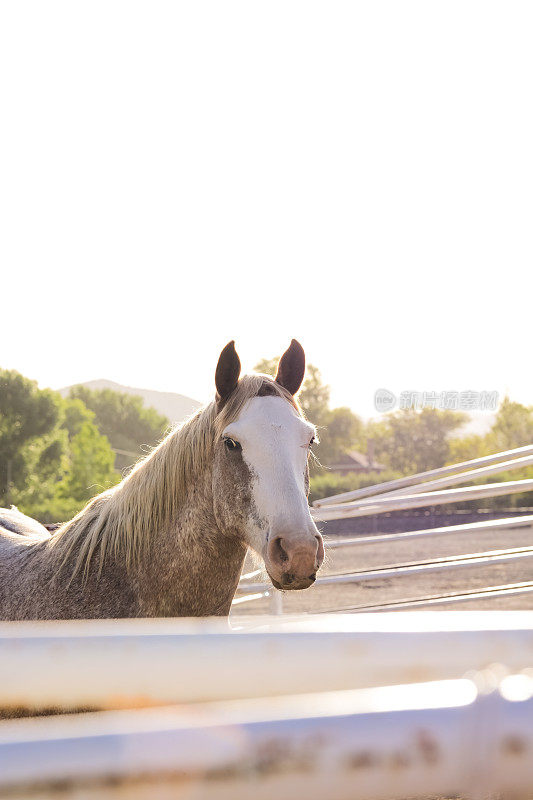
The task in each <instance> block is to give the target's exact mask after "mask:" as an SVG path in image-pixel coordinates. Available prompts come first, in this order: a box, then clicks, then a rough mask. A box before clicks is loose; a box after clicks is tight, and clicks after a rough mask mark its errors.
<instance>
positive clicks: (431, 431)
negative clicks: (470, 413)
mask: <svg viewBox="0 0 533 800" xmlns="http://www.w3.org/2000/svg"><path fill="white" fill-rule="evenodd" d="M466 419H467V417H466V415H465V414H461V413H459V412H457V411H439V410H437V409H433V408H424V409H422V411H415V410H414V409H409V410H404V411H395V412H392V413H390V414H386V415H385V418H384V419H383V420H380V421H379V422H371V423H369V425H368V427H367V434H368V435H369V436H371V437H372V438H373V439H374V446H375V454H376V458H377V459H378V460H379V461H382V462H383V463H384V464H385V465H386V466H388V467H389V468H390V469H393V470H397V471H398V472H401V473H402V474H404V475H408V474H411V473H415V472H425V471H426V470H430V469H436V468H438V467H442V466H443V465H444V464H445V463H446V460H447V459H448V456H449V452H450V442H449V438H450V434H451V433H452V432H453V431H455V430H457V428H459V427H460V426H461V425H463V424H464V422H465V421H466Z"/></svg>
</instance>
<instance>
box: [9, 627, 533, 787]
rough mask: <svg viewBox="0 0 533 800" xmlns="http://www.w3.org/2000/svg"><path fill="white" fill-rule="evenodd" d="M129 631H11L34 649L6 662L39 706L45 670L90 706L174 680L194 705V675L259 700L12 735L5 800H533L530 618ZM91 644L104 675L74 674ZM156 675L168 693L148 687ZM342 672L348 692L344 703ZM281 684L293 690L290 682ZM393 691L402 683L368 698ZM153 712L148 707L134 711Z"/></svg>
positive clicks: (87, 669) (40, 724)
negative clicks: (121, 689) (123, 689)
mask: <svg viewBox="0 0 533 800" xmlns="http://www.w3.org/2000/svg"><path fill="white" fill-rule="evenodd" d="M131 622H132V623H133V624H131V625H130V624H125V623H123V622H120V621H116V622H114V623H49V624H46V623H45V624H43V625H32V624H24V623H22V624H19V623H16V624H13V625H12V626H11V633H10V634H9V624H6V625H2V626H1V627H2V633H3V636H4V642H8V641H10V640H14V639H17V640H18V641H17V643H16V644H15V643H14V644H12V646H10V647H8V648H7V650H4V652H3V653H2V656H1V659H0V663H1V664H2V670H4V667H5V666H7V669H8V674H9V675H10V679H9V681H8V684H9V682H12V681H16V682H17V683H18V687H19V692H18V694H19V697H20V698H23V697H25V696H26V697H27V691H28V690H29V689H30V687H31V681H30V682H28V675H29V671H30V669H31V667H30V666H29V665H28V663H27V658H28V656H31V657H33V658H34V659H35V660H34V661H33V665H32V666H33V669H32V670H31V677H32V681H33V680H34V679H35V676H36V675H38V674H39V672H40V671H41V670H42V669H44V670H45V671H46V676H47V677H48V679H49V680H51V681H52V683H57V684H59V683H60V681H62V680H63V681H65V679H66V678H67V673H68V676H70V677H68V679H67V680H66V687H65V688H66V690H67V696H68V686H72V685H73V681H74V682H75V683H76V684H77V686H78V689H79V694H78V695H76V697H75V698H74V699H75V700H76V702H78V701H79V700H80V699H81V698H83V697H84V696H85V697H86V695H85V694H84V693H85V687H86V684H87V681H88V682H89V684H90V685H94V686H95V687H96V684H97V683H99V687H97V691H99V692H100V695H101V696H103V695H106V696H108V697H112V696H113V694H112V693H113V692H114V691H115V689H116V688H117V686H118V684H119V681H120V680H122V682H123V683H124V682H126V684H128V683H129V685H130V686H131V681H132V680H133V681H135V680H136V681H137V685H136V686H135V687H134V689H135V691H138V690H141V691H144V690H150V688H152V689H153V688H156V689H157V687H158V685H159V678H162V679H163V685H164V686H165V687H166V688H167V689H168V690H169V691H171V693H172V696H173V697H174V698H177V699H178V701H179V702H183V701H184V699H185V696H184V695H183V694H182V687H183V686H184V685H185V686H187V683H188V681H189V678H188V677H187V676H190V681H191V685H192V683H193V680H194V676H196V677H195V680H196V683H197V684H198V687H197V689H196V695H197V697H200V694H201V690H202V689H203V690H204V695H203V696H205V692H207V694H208V696H209V693H210V692H211V694H213V687H219V688H220V690H221V692H222V695H221V696H225V694H224V692H225V690H224V686H225V684H226V682H227V681H228V680H229V681H231V680H232V675H233V673H234V671H235V669H237V671H238V672H240V676H241V678H242V676H243V675H245V674H248V675H251V676H255V683H254V689H253V697H254V699H250V700H235V699H233V700H225V701H224V702H219V703H214V704H203V703H201V704H199V705H195V706H189V707H184V706H181V707H178V708H173V709H170V708H162V709H152V710H138V711H123V712H104V713H97V714H85V715H80V714H74V715H72V716H71V717H57V718H50V717H48V718H40V719H31V720H14V721H7V722H2V723H0V793H2V794H3V795H6V794H7V795H8V796H14V795H16V796H18V797H20V796H25V797H28V796H36V795H38V796H39V797H53V796H57V794H54V793H57V792H58V788H59V789H60V791H61V797H63V798H69V797H79V796H81V795H83V796H90V797H91V798H93V797H94V798H104V797H105V798H108V797H109V798H111V797H117V798H118V797H121V798H124V797H140V796H144V797H146V796H157V797H173V796H175V795H176V793H179V792H180V791H181V792H182V793H184V794H185V796H196V797H199V796H201V797H202V798H204V797H205V798H217V799H219V798H230V797H231V798H232V800H240V798H246V800H248V798H249V797H250V796H251V794H253V797H254V798H256V800H262V798H265V800H266V798H269V800H270V798H272V796H279V797H287V796H299V797H305V798H306V800H313V799H314V798H320V800H323V798H325V797H327V798H328V800H344V799H345V798H348V797H349V798H352V800H359V799H360V800H363V798H366V799H367V800H393V798H397V797H408V796H418V797H422V796H444V797H451V796H460V797H468V796H470V797H481V796H488V795H489V794H490V795H497V794H502V795H504V796H506V795H507V796H517V795H520V796H529V795H530V794H531V791H532V790H533V761H532V759H531V746H532V745H531V743H532V741H533V681H532V680H531V677H530V672H529V670H530V668H531V666H532V665H533V621H532V618H531V615H530V614H524V613H520V612H518V613H513V612H508V613H503V614H502V613H500V614H494V613H490V614H486V613H485V614H483V613H479V612H478V613H475V614H469V613H453V612H452V613H442V612H441V613H438V614H431V613H427V612H424V613H422V614H420V613H409V614H399V615H397V616H395V617H394V618H391V617H389V616H387V615H381V614H378V615H361V616H356V617H354V616H349V617H338V616H336V617H334V618H325V617H321V618H319V619H316V618H313V619H307V620H305V621H304V622H302V621H287V622H286V623H284V624H283V625H276V626H274V627H272V628H270V629H268V628H267V630H265V632H263V633H260V634H259V633H229V632H228V631H227V630H226V631H224V632H223V631H222V623H219V624H218V625H214V623H211V622H205V623H195V624H193V623H191V622H188V623H187V622H185V623H180V622H172V623H171V622H168V621H167V622H163V623H161V626H160V627H161V628H162V630H160V631H159V633H158V632H157V628H158V627H159V626H158V625H157V624H156V625H155V627H154V623H155V622H156V621H151V622H146V621H131ZM99 626H100V627H101V626H103V628H102V627H101V629H100V631H99V632H98V628H99ZM91 628H92V629H93V630H92V633H91V630H90V629H91ZM165 628H166V630H165ZM163 630H165V632H163ZM47 631H48V635H47V633H46V632H47ZM160 637H163V638H165V639H166V640H167V641H166V645H167V649H166V650H165V649H164V648H163V649H161V645H162V644H163V642H162V641H158V640H160ZM182 637H184V638H182ZM151 639H154V641H151ZM17 644H18V645H20V646H21V648H22V656H21V655H20V654H18V647H17ZM128 644H129V645H130V646H129V647H128ZM171 644H172V646H173V647H174V648H175V649H174V650H172V647H170V649H169V645H171ZM80 646H81V648H82V650H84V655H85V657H86V658H87V657H88V661H87V660H85V661H84V660H83V659H82V658H79V660H78V661H76V659H77V658H78V656H77V655H76V652H77V651H78V650H79V648H80ZM234 646H236V647H237V648H238V650H237V651H235V650H233V651H232V648H233V647H234ZM27 647H29V648H30V649H26V648H27ZM204 648H205V649H204ZM55 654H56V655H55ZM62 654H63V656H64V658H62V657H61V655H62ZM119 654H120V658H117V656H118V655H119ZM65 658H66V665H67V666H66V668H63V667H62V666H61V665H62V664H63V663H64V659H65ZM73 659H74V660H73ZM166 659H169V661H170V664H169V666H168V668H165V667H164V666H163V668H162V666H161V665H162V664H164V661H165V660H166ZM490 664H493V665H494V664H498V665H500V666H498V667H495V666H493V667H490V666H489V665H490ZM105 666H107V669H105V668H104V667H105ZM94 668H96V670H97V676H98V679H97V680H94V681H93V680H92V678H91V675H92V672H93V669H94ZM21 669H22V671H20V670H21ZM58 669H59V673H60V674H59V676H58V678H57V680H56V678H55V672H56V671H57V670H58ZM72 669H74V670H76V673H75V676H74V677H72V676H71V671H72ZM161 669H163V672H162V674H161V672H160V670H161ZM480 669H481V670H483V671H482V672H477V673H476V674H474V673H473V672H472V670H480ZM154 670H155V673H156V674H155V677H154V681H153V683H152V682H151V681H150V678H149V676H147V675H146V673H147V672H148V673H150V672H152V671H154ZM339 670H340V671H341V674H342V683H343V685H344V687H346V686H348V687H350V688H344V690H342V691H338V690H337V691H331V689H332V688H334V687H335V685H336V684H337V685H338V680H339ZM467 671H468V674H469V676H470V677H469V678H468V679H466V678H465V677H464V674H465V672H467ZM510 673H511V674H510ZM512 673H514V674H512ZM517 673H518V674H517ZM171 674H172V676H173V681H172V682H171V681H170V676H171ZM278 674H281V675H284V676H287V679H288V682H287V683H285V684H284V685H282V681H280V682H279V683H276V675H278ZM310 675H314V676H315V678H314V680H315V687H317V686H318V685H319V684H320V683H321V686H320V689H321V691H320V692H318V693H307V694H299V695H294V694H292V695H290V694H289V693H290V692H292V691H293V690H292V687H293V686H297V691H298V692H302V691H303V689H302V686H301V682H302V680H303V681H304V682H307V685H308V682H309V680H310V677H309V676H310ZM183 676H185V683H184V682H183ZM390 678H392V681H394V683H395V684H396V685H395V686H390V685H389V686H383V687H380V688H370V689H368V688H366V689H361V688H360V687H361V686H368V682H369V681H370V682H371V683H374V682H376V681H378V680H380V679H381V680H383V681H384V682H387V681H389V679H390ZM296 679H299V681H300V683H298V684H297V683H296ZM428 679H431V682H426V683H421V681H427V680H428ZM435 679H437V680H436V682H433V681H435ZM251 680H252V678H251V677H249V678H248V685H249V686H251ZM402 680H404V681H408V682H409V684H408V685H406V684H405V683H404V684H402V683H400V684H399V685H398V682H399V681H402ZM273 682H274V683H273ZM2 683H3V681H2V682H0V691H2ZM45 684H46V682H45V681H44V680H43V681H42V683H41V688H42V691H43V693H44V694H43V695H42V697H43V698H46V697H49V695H47V694H46V691H47V690H46V685H45ZM273 685H274V686H275V687H277V688H276V691H272V688H273ZM234 686H235V688H236V690H237V691H240V690H239V688H238V687H239V682H238V681H234ZM280 689H281V690H283V694H279V690H280ZM265 690H266V691H271V692H272V694H273V695H276V694H279V696H274V697H265ZM219 696H220V695H219ZM238 696H240V695H238ZM71 697H72V695H71ZM153 699H154V698H150V697H149V696H148V697H147V698H145V699H144V700H140V698H139V695H138V694H137V695H136V698H135V701H136V703H137V705H139V704H140V703H142V702H145V703H146V702H151V700H153ZM202 699H203V697H202ZM130 700H131V698H130ZM84 793H85V794H84Z"/></svg>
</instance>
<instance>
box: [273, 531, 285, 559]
mask: <svg viewBox="0 0 533 800" xmlns="http://www.w3.org/2000/svg"><path fill="white" fill-rule="evenodd" d="M282 542H283V539H282V538H281V536H278V537H277V538H276V539H274V541H273V542H272V555H273V556H274V560H275V561H278V562H279V563H280V564H283V563H284V562H285V561H288V560H289V556H288V554H287V551H286V550H285V548H284V547H283V544H282Z"/></svg>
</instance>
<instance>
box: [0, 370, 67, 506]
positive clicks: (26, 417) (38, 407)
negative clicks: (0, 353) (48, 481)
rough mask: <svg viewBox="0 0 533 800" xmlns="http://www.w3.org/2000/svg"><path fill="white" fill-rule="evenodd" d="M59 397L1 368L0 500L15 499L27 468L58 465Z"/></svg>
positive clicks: (60, 450) (60, 449) (60, 444)
mask: <svg viewBox="0 0 533 800" xmlns="http://www.w3.org/2000/svg"><path fill="white" fill-rule="evenodd" d="M60 416H61V398H60V397H59V395H57V394H56V393H54V392H52V391H50V390H49V389H39V388H38V386H37V383H36V382H35V381H31V380H29V379H28V378H25V377H24V376H23V375H21V374H20V373H19V372H16V371H15V370H0V503H2V504H4V505H6V504H8V503H10V502H14V499H13V498H14V497H16V495H17V493H18V492H20V491H21V490H22V489H23V488H24V487H25V485H26V482H27V480H28V476H29V474H30V471H33V472H35V471H37V472H38V473H41V472H42V471H43V470H44V471H45V472H46V473H47V474H48V475H47V476H49V473H50V471H52V472H53V471H55V470H57V469H59V468H60V462H61V458H62V455H63V451H64V445H65V442H64V440H63V439H62V437H61V436H60V435H58V430H57V428H58V423H59V420H60Z"/></svg>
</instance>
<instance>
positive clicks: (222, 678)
mask: <svg viewBox="0 0 533 800" xmlns="http://www.w3.org/2000/svg"><path fill="white" fill-rule="evenodd" d="M496 662H501V663H505V664H506V665H507V667H508V668H509V669H510V670H512V671H515V672H516V671H519V670H521V669H524V668H525V667H529V666H533V615H531V614H530V613H529V612H525V611H517V612H501V611H500V612H483V611H482V612H453V611H452V612H445V613H444V612H438V613H435V612H433V613H431V612H426V613H398V614H395V615H394V616H391V615H388V614H346V615H339V614H336V615H331V616H326V615H321V616H311V615H309V616H306V617H303V618H302V617H292V618H291V617H289V616H287V617H286V618H283V619H279V618H278V619H276V618H272V617H266V618H265V617H263V618H257V619H256V620H255V629H254V630H252V631H247V630H245V629H241V630H231V629H230V628H229V626H228V624H227V622H226V621H222V620H221V621H213V620H210V621H198V622H194V621H192V620H186V621H182V620H113V621H107V620H106V621H101V620H86V621H72V622H70V621H69V622H22V623H10V622H6V623H0V664H1V674H2V680H1V681H0V709H1V710H2V711H4V712H5V711H9V710H10V709H27V710H43V709H47V708H54V709H56V710H57V711H71V710H73V709H77V708H93V709H110V708H128V707H135V706H138V705H144V706H149V705H157V704H168V703H191V702H200V701H216V700H233V699H240V698H247V697H248V698H250V697H257V696H263V697H267V696H274V695H282V694H297V693H303V692H317V691H332V690H339V689H354V688H358V689H359V688H368V687H374V686H382V685H387V684H393V683H409V682H412V681H422V680H425V681H427V680H444V679H449V678H458V677H461V676H462V675H463V674H464V673H465V672H466V671H467V670H469V669H475V670H482V669H484V668H486V667H487V666H488V665H490V664H493V663H496Z"/></svg>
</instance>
